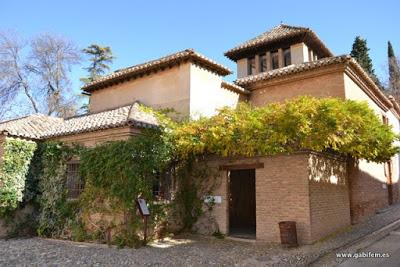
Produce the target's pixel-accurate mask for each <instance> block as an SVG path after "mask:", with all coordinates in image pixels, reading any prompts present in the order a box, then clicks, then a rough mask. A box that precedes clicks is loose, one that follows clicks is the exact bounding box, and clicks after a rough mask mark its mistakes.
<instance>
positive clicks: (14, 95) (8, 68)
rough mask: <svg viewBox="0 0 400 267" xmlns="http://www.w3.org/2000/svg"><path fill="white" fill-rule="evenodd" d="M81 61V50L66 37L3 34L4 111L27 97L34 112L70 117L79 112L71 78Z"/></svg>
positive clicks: (0, 92)
mask: <svg viewBox="0 0 400 267" xmlns="http://www.w3.org/2000/svg"><path fill="white" fill-rule="evenodd" d="M79 62H80V55H79V50H78V49H77V48H76V46H75V45H74V44H73V43H72V42H71V41H69V40H66V39H64V38H62V37H59V36H55V35H51V34H41V35H39V36H37V37H35V38H33V39H32V40H30V41H21V40H20V39H19V38H18V37H17V35H16V34H13V33H8V34H6V33H1V34H0V78H1V79H0V103H1V104H2V106H1V107H0V110H3V111H4V110H5V109H6V108H7V107H9V106H10V105H13V104H15V103H14V102H15V101H17V99H18V97H21V95H22V96H24V98H25V99H26V100H27V101H28V103H29V105H30V107H31V108H30V110H31V111H33V112H36V113H37V112H42V113H45V114H47V115H55V116H60V117H66V116H70V115H73V114H75V112H76V108H75V104H74V102H75V101H74V100H75V96H74V94H73V91H72V88H71V83H70V80H69V77H68V74H69V72H70V71H71V67H72V66H73V65H75V64H78V63H79Z"/></svg>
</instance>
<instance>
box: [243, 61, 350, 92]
mask: <svg viewBox="0 0 400 267" xmlns="http://www.w3.org/2000/svg"><path fill="white" fill-rule="evenodd" d="M348 61H354V62H355V60H354V59H353V58H352V57H351V56H349V55H342V56H336V57H327V58H322V59H320V60H316V61H310V62H305V63H301V64H293V65H289V66H287V67H284V68H279V69H275V70H270V71H266V72H262V73H259V74H255V75H250V76H246V77H243V78H240V79H237V80H236V81H235V83H236V84H237V85H240V86H243V85H247V84H250V83H254V82H257V81H264V80H268V79H272V78H276V77H280V76H286V75H289V74H293V73H298V72H303V71H306V70H311V69H315V68H319V67H323V66H328V65H332V64H337V63H341V62H348Z"/></svg>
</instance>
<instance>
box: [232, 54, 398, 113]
mask: <svg viewBox="0 0 400 267" xmlns="http://www.w3.org/2000/svg"><path fill="white" fill-rule="evenodd" d="M340 63H342V64H348V65H349V66H351V67H352V68H353V69H354V70H355V71H356V73H357V75H359V76H360V77H362V78H364V80H365V81H366V82H367V84H368V85H369V88H371V90H370V92H371V93H372V95H374V96H376V97H377V98H378V99H380V101H382V102H383V103H384V105H385V106H386V107H387V108H392V107H393V104H392V102H391V101H390V100H389V99H388V97H386V96H385V95H384V94H383V93H382V91H381V90H380V88H379V87H378V86H377V85H376V83H375V82H374V81H373V80H372V79H371V77H370V76H369V75H368V74H367V73H366V72H365V71H364V69H363V68H362V67H361V66H360V64H358V63H357V61H356V60H355V59H354V58H352V57H351V56H350V55H342V56H336V57H328V58H322V59H320V60H316V61H310V62H305V63H301V64H293V65H290V66H287V67H284V68H279V69H276V70H271V71H267V72H263V73H260V74H256V75H251V76H247V77H243V78H240V79H237V80H236V81H235V84H237V85H239V86H243V87H246V86H248V85H250V84H254V83H256V82H259V81H268V80H272V79H274V78H278V77H285V76H289V75H292V74H296V73H301V72H306V71H309V70H314V69H318V68H321V67H325V66H329V65H334V64H340Z"/></svg>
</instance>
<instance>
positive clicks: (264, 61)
mask: <svg viewBox="0 0 400 267" xmlns="http://www.w3.org/2000/svg"><path fill="white" fill-rule="evenodd" d="M260 71H261V72H265V71H267V55H265V54H263V55H260Z"/></svg>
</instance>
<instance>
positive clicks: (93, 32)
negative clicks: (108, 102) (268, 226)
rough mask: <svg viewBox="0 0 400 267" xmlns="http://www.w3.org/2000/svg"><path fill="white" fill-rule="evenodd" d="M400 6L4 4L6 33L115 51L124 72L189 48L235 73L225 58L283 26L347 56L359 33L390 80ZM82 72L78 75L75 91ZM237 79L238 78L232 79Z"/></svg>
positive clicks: (399, 45)
mask: <svg viewBox="0 0 400 267" xmlns="http://www.w3.org/2000/svg"><path fill="white" fill-rule="evenodd" d="M399 10H400V1H396V0H392V1H391V0H388V1H383V0H381V1H342V0H336V1H321V0H318V1H290V0H287V1H225V0H214V1H211V0H202V1H173V0H170V1H122V0H114V1H101V0H98V1H83V0H81V1H75V0H69V1H54V0H53V1H41V0H37V1H18V0H13V1H2V3H1V8H0V30H8V29H12V30H16V31H18V32H19V33H20V34H21V35H22V36H23V37H26V38H29V37H32V36H35V35H36V34H39V33H43V32H52V33H57V34H61V35H64V36H66V37H67V38H69V39H71V40H73V41H74V42H75V43H76V44H77V45H78V46H79V47H81V48H84V47H86V46H88V45H89V44H91V43H98V44H102V45H108V46H111V47H112V49H113V51H114V53H115V55H116V57H117V59H116V60H115V62H114V64H113V66H112V67H113V69H118V68H122V67H126V66H130V65H134V64H137V63H141V62H143V61H147V60H150V59H154V58H157V57H161V56H164V55H166V54H169V53H173V52H175V51H179V50H183V49H185V48H194V49H195V50H197V51H199V52H200V53H203V54H204V55H206V56H208V57H210V58H212V59H214V60H216V61H218V62H219V63H222V64H225V65H227V66H228V67H230V68H231V69H233V70H235V69H236V68H235V65H234V63H233V62H232V61H230V60H228V59H227V58H225V57H224V56H223V52H225V51H226V50H228V49H229V48H232V47H233V46H235V45H237V44H238V43H240V42H242V41H245V40H247V39H250V38H252V37H255V36H256V35H258V34H260V33H262V32H264V31H266V30H268V29H270V28H271V27H273V26H275V25H277V24H279V23H280V22H283V23H285V24H291V25H298V26H307V27H310V28H312V29H313V30H314V31H315V32H316V33H317V34H318V35H319V36H320V38H321V39H322V40H323V41H324V42H325V43H326V44H327V46H328V47H329V48H330V49H331V50H332V51H333V53H335V54H337V55H339V54H346V53H349V52H350V50H351V45H352V42H353V40H354V37H355V36H356V35H361V36H362V37H364V38H367V41H368V45H369V47H370V49H371V51H370V55H371V57H372V59H373V63H374V67H375V70H376V71H377V73H378V76H380V77H381V78H382V79H383V80H384V81H385V80H386V77H385V76H386V71H385V70H384V65H385V63H386V50H387V47H386V46H387V44H386V43H387V41H388V40H391V41H392V44H393V45H394V49H395V52H396V53H397V54H398V55H400V32H399V26H400V19H399V16H400V13H399ZM84 74H85V73H84V71H83V70H82V69H81V68H80V67H76V68H74V69H73V72H72V81H73V86H74V88H75V90H77V91H78V89H79V87H80V82H79V77H81V76H83V75H84ZM228 79H229V80H232V79H234V76H233V75H232V76H231V77H228Z"/></svg>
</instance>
